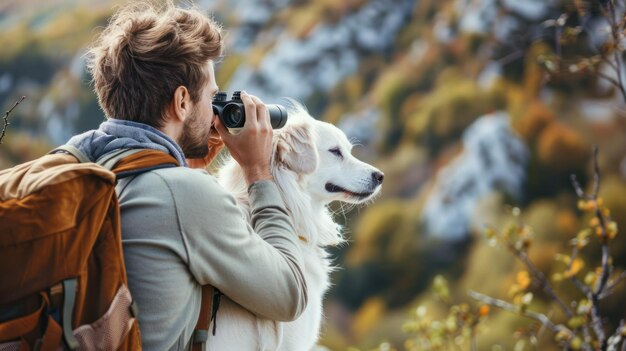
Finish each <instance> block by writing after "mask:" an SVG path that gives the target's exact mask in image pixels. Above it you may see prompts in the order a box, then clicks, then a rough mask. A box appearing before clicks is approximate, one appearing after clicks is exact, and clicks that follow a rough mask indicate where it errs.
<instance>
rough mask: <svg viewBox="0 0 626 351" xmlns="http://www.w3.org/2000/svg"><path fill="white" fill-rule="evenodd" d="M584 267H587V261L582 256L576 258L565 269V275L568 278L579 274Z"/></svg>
mask: <svg viewBox="0 0 626 351" xmlns="http://www.w3.org/2000/svg"><path fill="white" fill-rule="evenodd" d="M583 267H585V261H583V260H582V259H580V258H576V259H574V261H573V262H572V264H571V265H570V266H569V268H568V269H567V270H566V271H565V273H564V275H565V277H566V278H571V277H573V276H575V275H576V274H578V272H580V270H581V269H583Z"/></svg>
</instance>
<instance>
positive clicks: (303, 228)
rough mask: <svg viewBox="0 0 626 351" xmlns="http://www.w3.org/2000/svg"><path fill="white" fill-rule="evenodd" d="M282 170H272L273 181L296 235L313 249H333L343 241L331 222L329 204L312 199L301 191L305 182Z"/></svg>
mask: <svg viewBox="0 0 626 351" xmlns="http://www.w3.org/2000/svg"><path fill="white" fill-rule="evenodd" d="M299 177H301V176H299V175H297V174H295V173H293V172H290V171H287V170H285V169H280V168H278V169H276V170H275V171H274V180H275V181H276V185H277V186H278V189H279V190H280V194H281V196H282V197H283V200H284V201H285V205H286V206H287V211H289V216H290V217H291V219H292V222H293V225H294V226H295V228H294V229H295V230H296V233H298V235H299V236H302V237H304V238H305V239H306V242H305V241H303V242H305V243H306V244H307V245H311V246H314V247H325V246H336V245H339V244H341V243H342V242H343V241H344V239H343V237H342V235H341V231H342V228H341V226H340V225H339V224H337V223H335V221H333V217H332V214H331V213H330V211H329V210H328V206H327V205H328V204H327V203H324V202H321V201H319V200H316V199H314V198H313V197H311V196H310V195H309V194H308V193H307V192H306V189H305V188H304V187H305V186H306V180H305V179H302V178H299Z"/></svg>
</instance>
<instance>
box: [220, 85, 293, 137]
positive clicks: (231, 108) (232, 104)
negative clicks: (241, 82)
mask: <svg viewBox="0 0 626 351" xmlns="http://www.w3.org/2000/svg"><path fill="white" fill-rule="evenodd" d="M265 106H266V107H267V110H268V111H269V114H270V123H271V125H272V128H273V129H279V128H282V127H283V126H284V125H285V124H286V123H287V117H288V114H287V109H286V108H285V107H284V106H282V105H273V104H266V105H265ZM213 113H215V114H217V116H218V117H219V119H220V120H221V121H222V123H223V124H224V125H225V126H226V127H228V128H242V127H243V125H244V123H245V122H246V109H245V108H244V105H243V101H241V91H235V92H234V93H233V98H232V99H231V100H228V94H227V93H226V92H223V91H220V92H219V93H217V94H216V95H215V97H214V98H213Z"/></svg>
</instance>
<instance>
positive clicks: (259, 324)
mask: <svg viewBox="0 0 626 351" xmlns="http://www.w3.org/2000/svg"><path fill="white" fill-rule="evenodd" d="M292 104H293V106H292V109H291V111H289V121H288V123H287V125H286V126H285V127H283V128H282V129H279V130H276V131H274V146H273V147H274V149H273V151H274V153H273V156H272V161H271V171H272V173H273V176H274V179H275V181H276V183H277V185H278V188H279V189H280V192H281V195H282V197H283V199H284V201H285V204H286V206H287V209H288V211H289V215H290V217H291V220H292V222H293V224H294V226H295V230H296V233H298V235H299V241H298V242H299V243H300V245H301V248H302V252H303V255H304V262H305V264H304V275H305V279H306V283H307V289H308V291H307V293H308V305H307V307H306V309H305V311H304V312H303V313H302V315H301V316H300V317H299V318H298V319H297V320H295V321H293V322H276V321H271V320H266V319H262V318H260V317H256V316H255V315H253V314H252V313H250V312H249V311H247V310H245V309H244V308H243V307H241V306H239V305H237V304H236V303H234V302H233V301H231V300H229V299H228V297H226V296H224V297H222V301H221V303H220V306H219V310H218V314H217V321H218V328H217V333H216V335H211V336H210V337H209V340H208V343H207V349H208V350H215V351H217V350H219V351H222V350H236V351H248V350H272V351H275V350H286V351H305V350H310V349H311V348H312V347H313V346H314V345H315V343H316V342H317V340H318V337H319V331H320V325H321V322H322V312H323V311H322V298H323V296H324V293H325V292H326V290H327V289H328V287H329V286H330V281H329V273H330V272H331V270H332V267H331V265H330V262H329V261H330V260H329V259H328V255H327V253H326V251H325V250H324V247H327V246H334V245H338V244H340V243H342V242H344V239H343V237H342V234H341V227H340V225H338V224H337V223H335V222H334V221H333V218H332V214H331V212H330V211H329V210H328V208H327V205H328V204H329V203H331V202H333V201H342V202H347V203H351V204H359V203H363V202H366V201H369V200H371V199H372V198H373V197H374V196H375V195H376V194H377V193H378V192H379V191H380V188H381V184H382V181H383V173H382V172H380V171H379V170H378V169H376V168H374V167H372V166H371V165H368V164H366V163H364V162H361V161H359V160H358V159H356V158H355V157H354V156H352V154H351V150H352V144H351V143H350V142H349V141H348V138H347V137H346V135H345V134H344V133H343V132H342V131H341V130H339V129H338V128H337V127H335V126H333V125H331V124H329V123H325V122H321V121H317V120H315V119H314V118H313V117H311V116H310V115H309V114H308V113H307V112H306V111H305V109H304V108H303V107H302V106H300V105H298V104H297V103H295V102H292ZM218 179H219V181H220V183H221V184H222V186H224V187H225V188H226V189H227V190H229V191H230V192H232V194H233V195H234V196H235V198H237V200H238V202H239V203H240V205H242V206H244V207H245V208H246V209H249V201H248V197H247V189H246V182H245V180H244V177H243V172H242V170H241V168H240V167H239V165H238V164H237V163H236V162H235V161H233V160H232V159H231V160H230V161H228V162H227V164H226V165H225V166H223V167H222V168H221V170H220V172H219V174H218ZM247 212H248V214H249V211H247Z"/></svg>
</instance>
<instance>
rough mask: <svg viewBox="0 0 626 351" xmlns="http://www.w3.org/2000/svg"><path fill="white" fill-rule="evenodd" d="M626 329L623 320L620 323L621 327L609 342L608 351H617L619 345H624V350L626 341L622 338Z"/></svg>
mask: <svg viewBox="0 0 626 351" xmlns="http://www.w3.org/2000/svg"><path fill="white" fill-rule="evenodd" d="M623 329H624V320H623V319H622V320H621V321H620V322H619V327H617V330H616V331H615V333H614V334H613V335H611V337H609V340H608V342H607V348H606V350H607V351H617V348H618V347H619V344H620V343H622V349H624V345H626V341H624V337H623V336H622V330H623Z"/></svg>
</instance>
